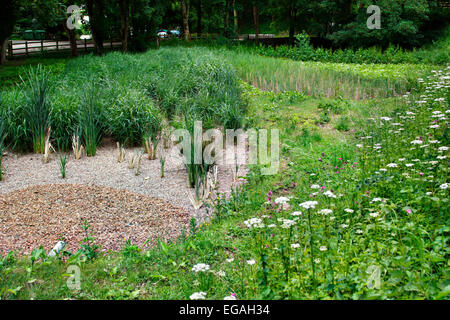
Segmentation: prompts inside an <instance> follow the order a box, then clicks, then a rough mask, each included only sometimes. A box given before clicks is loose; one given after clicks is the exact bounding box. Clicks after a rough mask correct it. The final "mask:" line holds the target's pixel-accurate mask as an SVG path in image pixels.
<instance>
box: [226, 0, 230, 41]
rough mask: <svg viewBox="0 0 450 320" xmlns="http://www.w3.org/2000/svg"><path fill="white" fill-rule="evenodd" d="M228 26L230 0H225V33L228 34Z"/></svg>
mask: <svg viewBox="0 0 450 320" xmlns="http://www.w3.org/2000/svg"><path fill="white" fill-rule="evenodd" d="M229 26H230V0H226V1H225V34H226V35H228V27H229Z"/></svg>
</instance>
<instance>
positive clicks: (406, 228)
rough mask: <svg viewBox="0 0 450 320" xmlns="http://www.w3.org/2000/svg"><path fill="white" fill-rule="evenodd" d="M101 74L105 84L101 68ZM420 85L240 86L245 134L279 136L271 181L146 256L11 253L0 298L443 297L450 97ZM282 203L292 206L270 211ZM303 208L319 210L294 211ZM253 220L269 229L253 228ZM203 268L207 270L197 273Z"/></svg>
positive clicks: (0, 276)
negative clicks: (72, 275) (372, 88)
mask: <svg viewBox="0 0 450 320" xmlns="http://www.w3.org/2000/svg"><path fill="white" fill-rule="evenodd" d="M219 54H223V52H221V53H219ZM246 57H247V58H249V59H250V60H249V64H250V63H254V62H255V60H253V59H254V58H253V57H251V56H249V55H247V56H246ZM242 59H243V58H242ZM255 59H256V58H255ZM257 59H267V58H259V57H258V58H257ZM242 61H243V60H242ZM277 61H278V60H277ZM280 61H283V60H280ZM239 63H240V62H239ZM268 64H271V65H272V62H268ZM257 66H258V65H257ZM273 66H275V64H274V63H273ZM123 68H124V69H130V67H129V66H124V67H123ZM271 68H272V67H271ZM100 69H101V70H102V71H103V74H104V75H103V77H104V78H107V77H108V76H109V74H108V72H109V66H108V67H106V66H104V65H103V66H101V67H100ZM111 72H112V71H111ZM113 72H114V73H117V72H118V71H117V70H115V71H113ZM123 72H124V78H125V77H126V76H125V75H126V72H125V71H123ZM237 72H238V73H239V72H241V73H242V72H243V71H242V70H239V69H238V70H237ZM420 72H421V71H420ZM265 75H267V76H269V75H270V73H269V72H267V73H266V74H265ZM447 76H448V71H447ZM424 78H425V79H427V78H426V77H424ZM281 79H282V78H281ZM426 81H429V82H428V83H425V84H424V85H418V86H417V89H416V90H414V91H413V94H412V95H410V96H409V97H408V98H402V97H390V98H382V97H378V98H376V99H371V100H360V101H355V100H350V99H344V98H336V99H327V98H326V96H325V97H324V96H323V95H320V94H319V95H318V97H311V96H308V95H307V94H306V92H303V93H299V92H291V91H284V92H283V91H280V92H270V91H261V90H259V89H257V88H255V87H252V86H250V85H248V84H241V88H242V90H243V94H242V97H241V98H242V99H243V100H244V101H247V102H248V107H247V114H246V118H247V119H246V122H247V124H248V126H250V127H255V128H279V129H280V130H281V133H280V139H281V146H280V150H281V159H280V162H281V168H280V171H279V172H278V173H277V174H275V175H271V176H264V175H261V174H260V170H259V169H260V166H259V165H256V166H252V167H251V168H250V169H251V170H250V172H249V174H248V176H247V184H246V185H245V186H243V187H242V188H241V189H238V190H234V191H233V192H232V194H231V198H230V199H228V200H224V199H219V200H218V201H217V202H216V203H215V207H214V215H215V218H214V219H213V220H212V221H211V222H210V223H207V224H204V225H202V226H201V227H200V228H199V229H197V228H196V227H195V224H194V225H193V226H192V227H191V230H190V231H189V233H188V235H186V236H183V237H181V238H180V239H177V241H176V242H173V243H162V242H160V243H159V244H158V245H157V246H156V247H155V248H153V249H150V250H146V251H143V250H141V249H140V248H138V247H136V246H135V245H133V244H132V243H129V242H124V244H123V249H122V250H120V251H119V252H112V253H107V254H100V253H97V251H96V247H95V239H88V240H87V241H85V242H84V243H83V246H82V247H81V249H80V251H79V252H77V253H72V255H69V257H67V256H66V257H64V258H63V257H62V256H60V257H57V258H56V259H55V258H47V257H45V256H44V255H43V254H42V252H39V251H35V252H34V254H33V255H32V257H33V258H30V257H20V256H18V257H14V254H12V253H11V254H10V255H8V256H7V257H4V258H3V259H2V260H0V297H1V298H2V299H28V298H31V297H33V298H34V299H55V298H56V299H66V298H71V299H189V297H190V296H191V295H192V294H193V293H194V292H201V291H202V292H206V298H207V299H223V298H224V297H226V296H229V295H230V294H232V293H234V294H236V296H237V298H238V299H448V297H449V292H450V291H449V286H450V283H449V280H448V279H449V274H448V254H449V252H448V251H449V250H448V240H449V236H448V233H449V218H450V217H449V215H448V212H450V211H449V209H450V208H449V204H448V196H449V194H448V188H446V187H445V186H446V183H448V150H445V148H442V147H448V146H449V145H450V141H449V135H448V130H449V129H448V120H447V119H445V118H446V117H448V112H447V111H448V104H449V101H450V94H449V90H448V88H445V86H437V85H436V83H438V82H445V81H447V82H446V83H447V85H448V80H445V79H443V78H442V77H441V79H440V80H438V79H437V76H433V77H432V78H430V79H429V80H426ZM266 82H267V80H266ZM380 86H381V84H380ZM426 87H428V89H426ZM381 90H382V89H381ZM385 90H388V89H387V88H386V89H385ZM425 90H426V91H425ZM151 92H153V93H152V94H153V95H154V94H157V92H158V91H157V90H154V91H151ZM425 92H426V96H425V97H424V96H423V95H424V93H425ZM421 95H422V96H421ZM175 97H176V94H175ZM421 101H422V102H421ZM166 107H167V108H169V109H170V108H171V107H169V105H167V106H166ZM169 109H164V110H166V111H167V110H169ZM174 110H175V115H176V110H177V109H176V107H175V109H174ZM324 113H326V114H327V116H328V117H329V121H327V122H323V121H322V120H321V118H323V117H324V116H323V115H324ZM436 124H437V125H439V127H435V125H436ZM430 126H433V127H430ZM420 139H422V140H420ZM435 140H437V141H439V143H435ZM412 141H416V142H414V143H412ZM417 141H422V143H420V144H419V142H417ZM439 148H440V149H439ZM394 163H395V165H393V164H394ZM317 186H318V188H316V187H317ZM326 191H328V192H327V193H326ZM281 196H284V197H288V198H289V199H290V200H289V208H287V207H284V208H282V207H281V206H280V205H277V204H276V203H275V202H274V200H275V199H276V198H277V197H281ZM311 200H314V201H317V204H316V205H315V208H314V209H305V208H303V207H302V204H303V203H304V202H305V201H311ZM324 209H329V210H331V212H330V211H322V210H324ZM298 211H301V212H302V214H301V215H292V213H294V212H298ZM251 218H257V219H260V221H261V224H263V225H264V226H263V227H262V228H248V227H247V226H246V224H245V223H244V222H245V221H248V220H249V219H251ZM282 219H284V220H282ZM288 220H289V221H288ZM83 228H86V226H84V227H83V226H79V229H80V232H84V231H83ZM93 240H94V243H93V242H92V241H93ZM253 260H254V262H255V263H254V264H249V263H248V262H249V261H250V262H252V261H253ZM198 263H205V264H208V265H210V270H212V271H213V272H205V273H203V272H199V273H196V272H194V271H192V268H193V267H194V266H195V265H196V264H198ZM71 265H77V266H79V267H80V269H81V289H80V290H79V291H77V290H70V289H68V287H67V282H66V281H67V280H68V276H69V275H68V271H67V268H68V267H69V266H71ZM377 277H379V279H380V283H378V280H377Z"/></svg>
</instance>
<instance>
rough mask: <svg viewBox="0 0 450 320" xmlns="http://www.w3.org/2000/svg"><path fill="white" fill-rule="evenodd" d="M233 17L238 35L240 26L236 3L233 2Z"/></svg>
mask: <svg viewBox="0 0 450 320" xmlns="http://www.w3.org/2000/svg"><path fill="white" fill-rule="evenodd" d="M233 17H234V32H235V33H236V34H238V33H239V32H238V30H239V25H238V14H237V10H236V1H235V0H233Z"/></svg>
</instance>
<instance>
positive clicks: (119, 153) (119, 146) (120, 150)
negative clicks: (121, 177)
mask: <svg viewBox="0 0 450 320" xmlns="http://www.w3.org/2000/svg"><path fill="white" fill-rule="evenodd" d="M123 160H125V149H124V148H123V145H122V144H121V143H120V142H117V162H119V163H122V162H123Z"/></svg>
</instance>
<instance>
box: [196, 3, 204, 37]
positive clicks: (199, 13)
mask: <svg viewBox="0 0 450 320" xmlns="http://www.w3.org/2000/svg"><path fill="white" fill-rule="evenodd" d="M202 14H203V12H202V0H197V37H201V35H202V31H203V30H202Z"/></svg>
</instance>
